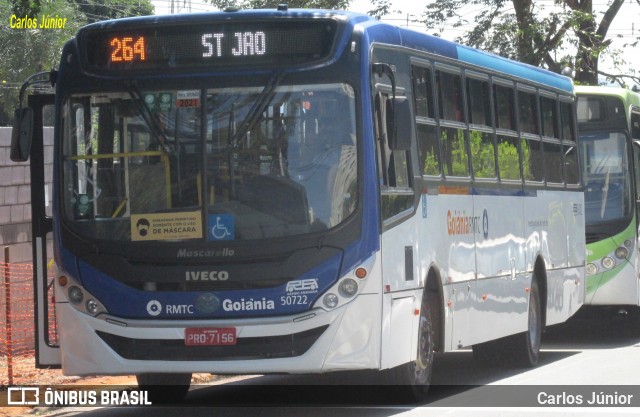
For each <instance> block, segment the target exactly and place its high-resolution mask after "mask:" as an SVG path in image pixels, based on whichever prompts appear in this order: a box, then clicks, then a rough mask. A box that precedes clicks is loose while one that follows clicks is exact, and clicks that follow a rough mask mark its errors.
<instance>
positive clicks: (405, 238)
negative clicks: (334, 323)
mask: <svg viewBox="0 0 640 417" xmlns="http://www.w3.org/2000/svg"><path fill="white" fill-rule="evenodd" d="M390 92H391V91H390V90H387V89H386V88H382V87H380V88H379V91H378V92H377V94H376V96H375V126H374V128H375V137H376V151H377V152H376V153H377V163H378V181H379V184H380V199H381V200H380V210H381V216H382V236H381V254H382V277H383V286H384V292H385V293H387V294H390V296H389V295H387V296H385V297H384V301H383V310H384V312H385V314H384V316H385V317H390V321H389V322H387V323H385V326H388V327H387V328H383V330H382V331H383V341H382V343H383V346H382V349H383V355H382V358H383V360H388V361H389V362H388V363H382V367H383V368H386V367H393V366H396V365H400V364H401V363H405V362H407V361H408V360H409V359H410V358H412V357H413V358H415V346H416V344H415V343H416V341H415V340H414V339H413V337H412V335H413V334H417V328H416V329H414V327H415V326H414V323H413V321H412V320H410V318H412V317H414V315H413V311H414V310H415V308H416V307H418V308H419V306H420V302H421V300H416V299H415V296H414V295H415V293H414V292H412V291H409V290H412V289H415V288H416V286H417V282H418V281H419V279H418V277H417V275H416V259H417V253H415V247H416V246H415V245H414V243H415V242H416V239H417V227H415V224H414V223H413V221H412V220H411V215H412V213H413V212H414V211H413V207H414V200H415V195H414V191H413V188H412V187H413V184H412V182H413V178H412V176H411V174H410V173H411V171H410V167H411V165H410V160H411V158H410V151H409V146H406V144H405V145H398V144H397V141H396V143H395V144H394V143H390V142H393V140H392V139H390V135H393V134H397V135H405V137H404V139H408V138H410V136H408V138H407V137H406V135H410V132H404V133H403V132H397V133H391V131H390V129H391V126H392V124H391V123H389V120H388V119H389V118H391V117H393V114H394V111H391V107H392V106H394V104H393V103H392V102H393V98H392V95H391V94H390ZM396 94H398V92H396ZM400 94H402V93H400ZM395 111H400V109H399V108H396V109H395ZM403 111H406V113H409V109H404V110H403ZM408 125H409V126H410V125H411V124H410V123H409V124H408ZM414 330H416V331H414ZM385 352H386V353H388V354H385Z"/></svg>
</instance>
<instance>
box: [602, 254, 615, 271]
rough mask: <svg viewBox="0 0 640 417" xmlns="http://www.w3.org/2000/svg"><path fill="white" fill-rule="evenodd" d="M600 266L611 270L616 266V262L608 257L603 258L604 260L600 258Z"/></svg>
mask: <svg viewBox="0 0 640 417" xmlns="http://www.w3.org/2000/svg"><path fill="white" fill-rule="evenodd" d="M602 266H604V267H605V268H607V269H611V268H613V267H614V266H616V261H614V260H613V258H611V257H609V256H605V257H604V258H602Z"/></svg>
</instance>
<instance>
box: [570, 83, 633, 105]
mask: <svg viewBox="0 0 640 417" xmlns="http://www.w3.org/2000/svg"><path fill="white" fill-rule="evenodd" d="M575 90H576V94H590V95H597V96H615V97H619V98H621V99H622V100H623V101H624V102H625V103H627V104H633V105H634V106H640V94H639V93H637V92H635V91H633V90H630V89H628V88H622V87H607V86H585V85H576V88H575Z"/></svg>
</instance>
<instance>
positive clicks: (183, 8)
mask: <svg viewBox="0 0 640 417" xmlns="http://www.w3.org/2000/svg"><path fill="white" fill-rule="evenodd" d="M172 1H173V4H174V10H175V11H176V12H182V13H184V12H189V10H191V12H202V11H215V10H216V9H215V8H214V7H212V6H211V5H210V4H207V3H206V2H204V1H203V0H191V1H190V2H189V0H152V3H153V4H154V6H155V8H156V14H166V13H169V12H170V10H171V4H172ZM283 1H286V0H283ZM554 1H555V0H534V3H535V5H536V7H540V8H544V7H545V6H548V7H551V6H552V5H553V4H554ZM428 2H429V0H392V9H394V10H399V11H401V12H400V13H395V14H392V15H388V16H385V17H384V18H383V19H382V20H383V21H385V22H388V23H391V24H395V25H398V26H406V27H409V28H410V29H413V30H417V31H422V32H424V31H426V29H425V28H424V25H423V24H421V23H418V22H415V21H412V20H415V19H416V18H419V16H420V15H421V14H422V12H423V11H424V9H425V5H426V4H427V3H428ZM608 2H609V0H593V5H594V9H595V10H596V11H598V10H602V11H603V10H604V9H605V7H606V5H607V3H608ZM478 8H479V6H473V5H468V6H465V7H464V8H463V9H462V14H463V15H464V16H465V17H466V18H467V19H468V20H470V21H472V20H473V14H474V13H475V12H477V10H478ZM370 9H372V6H371V3H370V0H352V2H351V5H350V7H349V10H351V11H355V12H361V13H366V12H367V11H368V10H370ZM638 17H640V5H638V3H637V2H636V0H625V3H624V4H623V6H622V8H621V9H620V12H618V15H617V16H616V18H615V20H614V22H613V24H612V26H611V29H610V30H609V37H612V38H613V46H614V47H618V48H621V47H622V45H623V44H624V42H625V40H626V41H627V42H628V41H631V40H632V38H633V35H636V36H637V35H639V34H640V19H639V18H638ZM468 29H470V26H468V27H462V28H457V29H453V28H445V30H444V31H443V32H442V34H441V36H442V37H443V38H444V39H448V40H454V39H455V38H456V37H458V36H461V35H463V33H464V32H465V31H466V30H468ZM624 58H625V60H627V61H628V62H629V67H631V68H640V47H638V48H637V49H636V50H633V51H629V50H627V51H624ZM600 70H602V71H605V72H612V73H614V72H616V73H617V72H618V71H617V70H615V69H614V67H613V64H612V61H611V59H608V58H607V57H602V58H601V60H600Z"/></svg>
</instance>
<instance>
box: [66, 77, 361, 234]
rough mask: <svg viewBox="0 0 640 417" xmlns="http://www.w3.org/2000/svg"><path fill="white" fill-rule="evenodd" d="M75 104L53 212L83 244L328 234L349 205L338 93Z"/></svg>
mask: <svg viewBox="0 0 640 417" xmlns="http://www.w3.org/2000/svg"><path fill="white" fill-rule="evenodd" d="M265 90H266V89H264V88H259V87H255V88H253V87H244V88H223V89H208V90H162V91H135V92H134V91H123V92H109V93H93V94H76V95H72V96H71V97H69V98H68V99H67V100H66V102H65V105H64V107H63V120H62V121H63V131H64V133H63V135H64V136H63V153H64V155H63V161H64V162H63V164H64V169H63V176H64V179H63V181H64V186H63V187H62V192H63V196H62V197H63V207H64V209H63V211H64V216H65V218H66V220H67V221H68V222H69V223H70V224H71V225H72V227H73V228H74V229H75V230H76V231H77V232H79V233H81V234H82V235H83V236H86V237H90V238H95V239H104V240H116V241H122V240H124V241H142V240H155V241H158V240H164V241H176V240H184V239H204V240H210V241H215V240H249V239H261V238H273V237H285V236H293V235H300V234H305V233H312V232H317V231H322V230H326V229H328V228H332V227H334V226H336V225H338V224H339V223H341V222H342V221H344V220H345V219H346V218H347V217H348V216H349V215H350V214H351V213H353V211H354V210H355V207H356V204H357V195H358V193H357V171H358V169H357V158H356V154H357V152H356V135H355V101H354V92H353V89H352V88H351V87H350V86H349V85H346V84H314V85H294V86H291V85H287V86H284V85H282V86H277V87H275V88H274V89H272V90H271V91H266V93H265Z"/></svg>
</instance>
